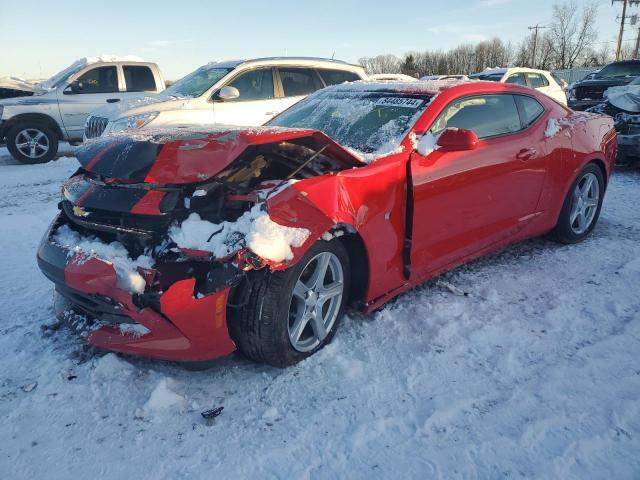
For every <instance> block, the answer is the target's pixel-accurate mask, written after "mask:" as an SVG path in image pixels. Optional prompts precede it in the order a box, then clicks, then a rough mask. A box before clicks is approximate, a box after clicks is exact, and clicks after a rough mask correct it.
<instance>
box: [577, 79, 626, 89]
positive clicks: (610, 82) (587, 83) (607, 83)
mask: <svg viewBox="0 0 640 480" xmlns="http://www.w3.org/2000/svg"><path fill="white" fill-rule="evenodd" d="M635 78H636V77H622V78H594V79H593V80H583V81H581V82H576V83H575V84H574V85H573V88H576V87H616V86H619V85H627V84H628V83H630V82H631V81H632V80H635Z"/></svg>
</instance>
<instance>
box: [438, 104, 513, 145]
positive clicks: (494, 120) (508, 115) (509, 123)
mask: <svg viewBox="0 0 640 480" xmlns="http://www.w3.org/2000/svg"><path fill="white" fill-rule="evenodd" d="M448 127H456V128H464V129H466V130H471V131H472V132H474V133H475V134H476V135H477V136H478V138H487V137H495V136H496V135H504V134H507V133H514V132H517V131H519V130H521V129H522V126H521V124H520V116H519V115H518V109H517V108H516V102H515V99H514V98H513V95H503V94H500V95H478V96H473V97H465V98H461V99H459V100H456V101H454V102H453V103H452V104H450V105H449V106H448V107H447V108H446V109H445V110H444V112H442V113H441V114H440V116H439V117H438V119H437V120H436V121H435V122H434V124H433V126H432V127H431V129H430V130H429V131H430V132H431V133H433V134H434V135H437V134H439V133H440V132H441V131H442V130H444V129H445V128H448Z"/></svg>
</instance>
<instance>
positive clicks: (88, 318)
mask: <svg viewBox="0 0 640 480" xmlns="http://www.w3.org/2000/svg"><path fill="white" fill-rule="evenodd" d="M78 160H79V161H80V163H81V165H82V167H81V168H80V169H79V170H78V171H77V172H76V173H75V174H74V175H73V176H72V177H71V178H70V179H69V180H68V181H67V182H65V184H64V186H63V198H62V201H61V202H60V204H59V207H60V213H59V214H58V216H57V217H56V219H55V220H54V222H53V223H52V225H51V226H50V228H49V229H48V231H47V233H46V235H45V237H44V238H43V240H42V242H41V245H40V248H39V250H38V262H39V266H40V268H41V270H42V271H43V273H44V274H45V275H46V276H47V277H48V278H49V279H50V280H52V281H53V282H54V284H55V286H56V294H57V301H56V310H57V314H58V316H59V317H61V318H63V319H74V320H77V319H78V318H80V319H82V323H83V324H86V325H87V326H88V328H87V329H86V332H85V333H86V338H87V340H88V342H89V343H91V344H93V345H95V346H97V347H100V348H106V349H110V350H116V351H121V352H127V353H133V354H139V355H144V356H149V357H155V358H163V359H169V360H182V361H197V360H207V359H211V358H215V357H219V356H222V355H226V354H228V353H230V352H231V351H233V350H234V349H235V345H234V343H233V341H232V339H231V338H230V336H229V332H228V328H227V317H226V315H227V308H228V298H229V295H230V292H231V290H232V289H233V288H234V287H238V285H240V284H241V282H242V281H243V279H244V277H245V272H247V271H249V270H258V269H262V268H271V269H281V268H287V266H288V265H289V264H290V262H292V261H293V259H294V252H295V251H296V250H297V249H298V248H301V247H302V246H303V245H304V244H305V243H306V242H307V241H313V238H311V237H310V235H309V231H308V230H305V229H304V228H298V227H287V226H284V225H280V224H278V223H276V222H274V221H273V220H272V219H271V218H270V216H269V214H268V211H267V210H268V205H269V204H270V202H271V201H273V199H274V198H275V197H276V196H277V195H279V194H280V193H281V192H283V191H284V190H285V189H286V188H287V186H289V185H290V184H291V183H293V182H296V181H301V180H305V179H310V178H313V177H317V176H321V175H326V174H332V173H334V172H337V171H340V170H342V169H345V168H351V167H354V166H358V165H359V161H358V160H357V159H355V158H354V157H353V156H352V155H351V154H349V153H348V152H347V151H345V150H344V149H342V147H340V146H339V145H337V144H335V143H334V142H332V141H331V140H330V139H329V138H327V137H326V136H324V135H323V134H321V133H319V132H316V131H310V130H290V129H273V128H269V129H265V128H262V129H253V130H217V131H213V132H212V131H208V132H193V131H179V132H178V133H176V132H151V133H149V134H146V135H145V136H140V135H131V136H129V135H122V136H117V137H111V138H109V137H107V138H104V139H100V140H98V141H96V142H92V143H89V144H87V145H86V146H85V147H83V148H82V149H81V150H80V151H79V152H78ZM297 193H300V192H297ZM300 194H301V195H302V193H300ZM282 209H283V207H282V206H280V208H279V210H282ZM284 210H286V207H284ZM288 213H289V214H290V215H292V216H295V215H296V212H288Z"/></svg>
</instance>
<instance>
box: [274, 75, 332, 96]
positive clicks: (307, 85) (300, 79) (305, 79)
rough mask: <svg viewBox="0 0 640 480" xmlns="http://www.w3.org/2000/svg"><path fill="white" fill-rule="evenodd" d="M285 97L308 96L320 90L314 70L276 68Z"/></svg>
mask: <svg viewBox="0 0 640 480" xmlns="http://www.w3.org/2000/svg"><path fill="white" fill-rule="evenodd" d="M278 72H280V80H281V81H282V90H284V96H285V97H299V96H301V95H309V94H310V93H313V92H315V91H316V90H319V89H321V88H322V82H320V78H318V75H317V74H316V72H315V70H312V69H310V68H278Z"/></svg>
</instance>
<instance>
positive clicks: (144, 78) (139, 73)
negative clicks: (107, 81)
mask: <svg viewBox="0 0 640 480" xmlns="http://www.w3.org/2000/svg"><path fill="white" fill-rule="evenodd" d="M122 71H123V72H124V80H125V83H126V85H127V92H155V90H156V81H155V79H154V78H153V72H152V71H151V69H150V68H149V67H143V66H139V65H135V66H134V65H124V66H123V67H122Z"/></svg>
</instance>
